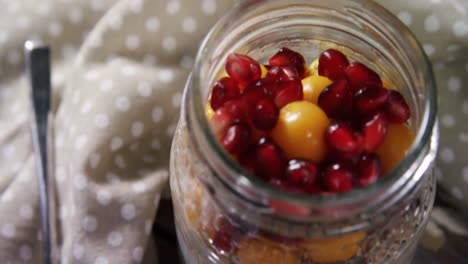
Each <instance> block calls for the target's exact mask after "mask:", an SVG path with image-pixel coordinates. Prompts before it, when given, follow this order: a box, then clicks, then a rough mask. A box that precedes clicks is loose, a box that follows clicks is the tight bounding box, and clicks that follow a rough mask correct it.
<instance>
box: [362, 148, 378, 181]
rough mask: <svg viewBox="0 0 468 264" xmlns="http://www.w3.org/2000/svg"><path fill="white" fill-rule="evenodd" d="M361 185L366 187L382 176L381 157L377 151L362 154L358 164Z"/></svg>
mask: <svg viewBox="0 0 468 264" xmlns="http://www.w3.org/2000/svg"><path fill="white" fill-rule="evenodd" d="M357 170H358V179H357V183H358V185H359V186H361V187H364V186H367V185H369V184H372V183H374V182H376V181H377V179H378V178H379V176H380V159H379V156H377V154H375V153H368V154H364V155H362V156H361V158H360V159H359V161H358V164H357Z"/></svg>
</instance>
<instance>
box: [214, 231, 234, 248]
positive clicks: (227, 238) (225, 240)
mask: <svg viewBox="0 0 468 264" xmlns="http://www.w3.org/2000/svg"><path fill="white" fill-rule="evenodd" d="M231 241H232V236H231V233H229V232H228V231H226V230H219V231H217V232H216V233H215V236H214V238H213V245H214V246H215V247H216V248H217V249H218V250H222V251H224V252H230V251H231Z"/></svg>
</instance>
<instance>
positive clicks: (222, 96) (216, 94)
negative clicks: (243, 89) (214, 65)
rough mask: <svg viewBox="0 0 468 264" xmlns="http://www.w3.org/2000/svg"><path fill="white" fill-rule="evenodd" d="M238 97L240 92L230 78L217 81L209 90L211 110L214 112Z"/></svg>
mask: <svg viewBox="0 0 468 264" xmlns="http://www.w3.org/2000/svg"><path fill="white" fill-rule="evenodd" d="M239 96H240V91H239V88H238V87H237V83H236V82H235V81H234V80H233V79H232V78H229V77H224V78H222V79H220V80H219V81H217V82H216V83H215V84H214V86H213V88H212V90H211V98H210V105H211V108H212V109H213V110H215V111H216V110H218V108H220V107H221V106H223V105H224V103H225V102H226V101H229V100H232V99H236V98H237V97H239Z"/></svg>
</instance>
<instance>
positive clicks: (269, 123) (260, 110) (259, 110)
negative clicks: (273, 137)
mask: <svg viewBox="0 0 468 264" xmlns="http://www.w3.org/2000/svg"><path fill="white" fill-rule="evenodd" d="M278 115H279V111H278V108H277V107H276V105H275V103H274V102H273V101H272V100H271V99H268V98H264V99H260V101H258V102H257V104H256V105H255V111H254V113H253V116H252V121H253V125H254V126H255V127H256V128H258V129H260V130H265V131H266V130H271V129H273V128H274V127H275V125H276V121H278Z"/></svg>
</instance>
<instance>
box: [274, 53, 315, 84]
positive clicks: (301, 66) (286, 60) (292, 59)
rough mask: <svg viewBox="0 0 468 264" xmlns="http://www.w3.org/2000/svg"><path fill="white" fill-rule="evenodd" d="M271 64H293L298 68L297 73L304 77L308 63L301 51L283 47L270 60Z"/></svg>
mask: <svg viewBox="0 0 468 264" xmlns="http://www.w3.org/2000/svg"><path fill="white" fill-rule="evenodd" d="M269 63H270V66H273V67H275V66H293V67H294V68H296V70H297V73H299V76H300V77H301V78H302V77H304V75H305V72H306V68H307V66H306V63H305V59H304V57H302V55H301V54H300V53H297V52H295V51H293V50H291V49H288V48H281V49H280V50H279V51H278V52H277V53H276V54H275V55H273V56H272V57H271V58H270V60H269Z"/></svg>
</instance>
